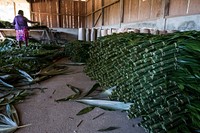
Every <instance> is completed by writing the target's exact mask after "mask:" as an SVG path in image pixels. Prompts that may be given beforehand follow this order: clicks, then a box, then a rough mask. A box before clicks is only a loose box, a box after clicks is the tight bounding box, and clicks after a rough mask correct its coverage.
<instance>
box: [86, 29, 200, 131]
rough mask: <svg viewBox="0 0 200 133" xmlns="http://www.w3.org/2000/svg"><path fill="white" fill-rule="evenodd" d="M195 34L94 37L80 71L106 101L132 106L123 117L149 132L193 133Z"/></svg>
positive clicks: (199, 50) (197, 112)
mask: <svg viewBox="0 0 200 133" xmlns="http://www.w3.org/2000/svg"><path fill="white" fill-rule="evenodd" d="M199 37H200V32H197V31H190V32H177V33H174V34H168V35H148V34H135V33H121V34H113V35H110V36H106V37H102V38H99V39H98V40H97V41H96V42H95V43H93V44H92V47H91V49H90V51H89V53H90V58H89V59H88V62H87V66H86V68H85V72H86V73H87V74H88V75H89V76H90V77H91V78H92V79H94V80H96V81H98V82H99V83H100V85H101V86H102V87H104V88H110V87H113V86H116V89H114V90H113V91H112V94H111V96H110V99H111V100H118V101H122V102H125V103H132V105H131V107H130V108H129V110H128V111H127V112H128V116H129V118H135V117H142V118H143V121H142V123H141V126H142V127H144V128H145V129H146V130H147V132H152V133H156V132H159V133H164V132H170V133H177V132H184V133H190V132H199V129H200V125H199V121H200V102H199V101H200V97H199V96H200V86H199V83H200V62H199V61H200V39H199Z"/></svg>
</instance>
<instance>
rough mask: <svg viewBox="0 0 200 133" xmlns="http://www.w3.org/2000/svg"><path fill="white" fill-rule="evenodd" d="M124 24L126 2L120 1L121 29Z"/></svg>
mask: <svg viewBox="0 0 200 133" xmlns="http://www.w3.org/2000/svg"><path fill="white" fill-rule="evenodd" d="M123 22H124V0H120V21H119V23H120V28H121V24H122V23H123Z"/></svg>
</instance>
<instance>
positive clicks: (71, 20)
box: [30, 0, 86, 28]
mask: <svg viewBox="0 0 200 133" xmlns="http://www.w3.org/2000/svg"><path fill="white" fill-rule="evenodd" d="M30 2H31V18H32V19H33V20H36V21H39V22H41V23H42V25H47V26H48V27H53V28H55V27H56V28H80V27H85V14H86V3H85V2H84V1H81V0H30Z"/></svg>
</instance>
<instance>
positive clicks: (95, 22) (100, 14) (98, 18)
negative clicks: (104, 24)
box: [94, 13, 101, 27]
mask: <svg viewBox="0 0 200 133" xmlns="http://www.w3.org/2000/svg"><path fill="white" fill-rule="evenodd" d="M100 17H101V13H99V16H98V18H97V20H96V21H95V23H94V27H95V26H96V25H97V23H98V21H99V19H100Z"/></svg>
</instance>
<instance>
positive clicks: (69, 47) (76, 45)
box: [65, 40, 91, 63]
mask: <svg viewBox="0 0 200 133" xmlns="http://www.w3.org/2000/svg"><path fill="white" fill-rule="evenodd" d="M90 46H91V42H86V41H78V40H77V41H72V42H69V43H68V44H66V46H65V53H66V55H67V56H68V57H69V58H70V60H71V61H73V62H83V63H84V62H86V61H87V59H88V58H89V53H88V51H89V48H90Z"/></svg>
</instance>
